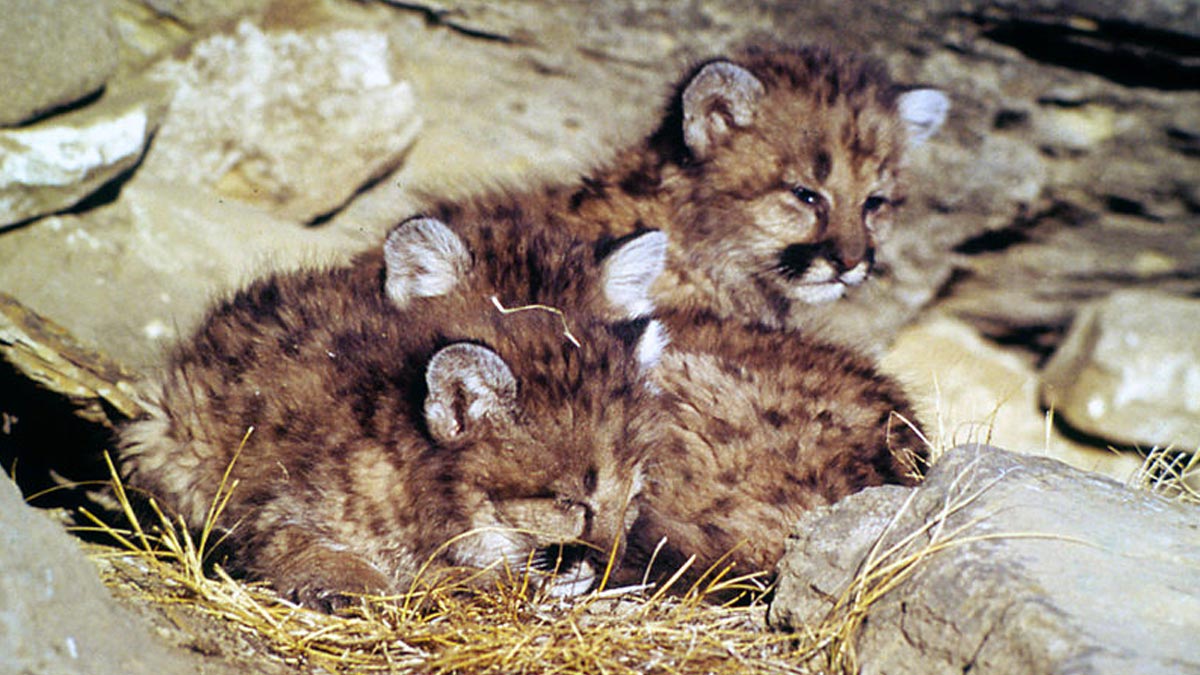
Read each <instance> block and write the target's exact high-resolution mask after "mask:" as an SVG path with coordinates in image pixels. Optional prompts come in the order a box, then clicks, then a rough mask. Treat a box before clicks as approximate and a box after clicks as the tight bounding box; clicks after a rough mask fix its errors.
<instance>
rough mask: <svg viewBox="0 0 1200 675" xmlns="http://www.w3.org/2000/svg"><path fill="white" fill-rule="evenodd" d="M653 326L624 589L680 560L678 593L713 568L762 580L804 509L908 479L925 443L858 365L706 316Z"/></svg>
mask: <svg viewBox="0 0 1200 675" xmlns="http://www.w3.org/2000/svg"><path fill="white" fill-rule="evenodd" d="M662 319H663V321H664V322H665V323H666V324H667V326H668V330H669V332H670V333H671V335H672V345H671V348H670V349H669V350H668V352H667V353H666V354H665V355H664V357H663V360H662V362H661V363H660V364H659V366H658V367H657V368H656V370H655V373H656V377H655V380H654V382H655V385H656V387H657V389H658V390H660V392H661V396H662V398H663V405H664V418H663V419H664V437H663V441H662V443H661V444H660V445H658V446H656V447H655V448H654V450H653V452H652V454H651V455H650V458H649V459H648V460H647V463H646V467H645V472H646V488H645V489H644V490H643V491H642V492H641V493H640V495H639V496H638V498H637V500H636V503H637V506H638V513H639V517H638V520H637V522H636V523H635V524H634V526H633V528H632V529H631V531H630V535H629V540H630V544H629V548H628V555H627V558H626V560H625V561H624V564H623V565H622V568H621V570H622V571H621V574H622V580H623V581H626V582H637V581H640V580H641V579H642V578H643V577H648V578H650V579H654V580H656V581H660V582H661V581H663V580H664V579H666V578H668V577H669V576H671V575H672V574H674V573H675V572H676V571H677V570H679V569H681V568H682V567H683V565H684V563H685V562H686V561H687V560H688V559H689V558H690V557H692V556H694V557H695V560H694V562H693V563H692V565H691V567H690V568H688V570H687V572H686V573H685V574H683V575H682V577H681V578H680V581H679V582H677V585H676V586H675V590H677V591H686V590H687V589H688V588H690V587H691V584H693V583H694V582H695V581H697V580H698V579H700V578H701V577H703V576H704V575H705V574H710V575H715V574H716V573H717V572H719V571H721V570H723V569H725V567H726V566H732V574H731V575H730V576H737V575H742V574H752V573H756V574H766V575H768V576H769V575H770V573H772V572H773V570H774V567H775V563H776V562H778V560H779V558H780V557H781V556H782V554H783V544H784V540H785V539H786V537H787V535H788V534H790V533H791V531H792V527H793V524H794V523H795V521H796V518H797V517H798V516H799V515H800V514H801V513H803V512H804V511H807V510H809V509H811V508H813V507H815V506H819V505H825V504H831V503H833V502H835V501H837V500H838V499H841V498H842V497H845V496H846V495H849V494H852V493H854V492H857V491H859V490H862V489H863V488H866V487H870V486H875V485H884V484H899V485H911V484H913V482H914V481H915V476H916V471H917V469H918V467H919V465H920V463H921V462H922V461H923V458H924V456H925V446H924V443H923V441H922V439H921V436H920V435H919V434H918V432H917V429H919V427H917V426H915V425H916V424H917V419H916V417H915V415H914V411H913V409H912V406H911V404H910V403H909V401H908V399H907V397H906V396H905V395H904V392H903V391H902V390H901V388H900V387H899V386H898V385H897V384H896V383H895V382H894V381H893V380H891V379H890V378H887V377H885V376H883V375H882V374H880V373H879V372H878V370H877V369H876V368H875V366H874V364H873V363H872V362H871V361H870V360H869V359H867V358H866V357H864V356H862V355H860V354H858V353H856V352H854V351H852V350H850V349H847V348H846V347H843V346H840V345H834V344H826V343H823V342H819V341H816V340H813V339H811V338H809V337H807V336H804V335H801V334H794V333H792V334H789V333H782V332H778V331H771V330H767V329H764V328H762V327H754V326H745V325H738V324H731V323H730V322H728V321H723V320H719V319H716V318H715V317H714V316H712V315H711V314H704V313H701V314H697V313H667V314H666V315H665V316H663V317H662ZM910 425H913V426H910ZM710 578H712V576H710ZM763 580H764V581H765V580H766V577H764V578H763Z"/></svg>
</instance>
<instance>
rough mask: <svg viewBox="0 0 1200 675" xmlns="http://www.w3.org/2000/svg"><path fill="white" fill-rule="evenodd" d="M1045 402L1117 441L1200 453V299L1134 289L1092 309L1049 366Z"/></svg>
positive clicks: (1079, 425) (1083, 426) (1077, 321)
mask: <svg viewBox="0 0 1200 675" xmlns="http://www.w3.org/2000/svg"><path fill="white" fill-rule="evenodd" d="M1041 396H1042V401H1043V403H1044V404H1045V405H1047V406H1049V407H1053V408H1054V409H1056V410H1058V411H1059V412H1060V414H1061V415H1062V417H1063V419H1065V420H1066V421H1067V422H1069V423H1070V424H1071V426H1073V427H1075V428H1076V429H1078V430H1080V431H1083V432H1085V433H1087V434H1090V435H1093V436H1099V437H1101V438H1105V439H1109V440H1110V441H1112V442H1114V443H1119V444H1123V445H1139V446H1143V447H1150V446H1157V447H1160V448H1162V447H1168V446H1172V447H1175V448H1176V449H1180V450H1187V451H1194V450H1196V449H1197V448H1200V301H1197V300H1193V299H1189V298H1182V297H1177V296H1172V295H1168V294H1165V293H1157V292H1153V291H1133V290H1129V291H1119V292H1116V293H1113V294H1112V295H1111V296H1109V297H1108V298H1106V299H1104V300H1101V301H1097V302H1096V303H1094V304H1092V305H1090V306H1088V307H1087V308H1085V309H1084V310H1083V311H1082V312H1080V314H1079V316H1078V317H1076V319H1075V322H1074V324H1072V326H1071V330H1070V332H1069V333H1068V334H1067V338H1066V340H1065V341H1064V342H1063V344H1062V345H1060V346H1059V348H1058V350H1057V351H1056V352H1055V353H1054V356H1053V358H1051V360H1050V362H1049V363H1047V364H1046V368H1045V370H1044V372H1043V373H1042V388H1041Z"/></svg>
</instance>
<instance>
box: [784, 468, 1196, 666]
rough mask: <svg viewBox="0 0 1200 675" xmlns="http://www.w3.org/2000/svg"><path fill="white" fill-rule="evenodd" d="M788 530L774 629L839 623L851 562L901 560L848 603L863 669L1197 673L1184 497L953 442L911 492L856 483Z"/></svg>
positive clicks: (881, 564) (1192, 551)
mask: <svg viewBox="0 0 1200 675" xmlns="http://www.w3.org/2000/svg"><path fill="white" fill-rule="evenodd" d="M796 531H797V534H795V535H794V536H793V537H791V538H790V539H789V542H788V547H787V553H786V554H785V556H784V558H783V560H782V561H781V562H780V565H779V581H778V587H777V588H778V590H777V592H776V596H775V599H774V601H773V602H772V604H771V607H770V609H769V612H768V621H769V622H770V624H771V625H772V626H774V627H776V628H780V629H787V630H804V629H806V628H811V627H813V626H816V625H817V624H818V623H819V622H821V621H822V620H823V619H825V618H826V617H827V616H832V617H834V620H835V621H837V620H838V619H840V617H842V616H843V614H842V612H843V609H844V608H835V606H834V605H835V600H836V599H837V598H840V597H843V596H844V594H847V589H849V588H850V584H851V580H852V579H853V578H855V576H856V574H858V573H859V570H860V569H861V570H865V571H867V572H871V571H876V572H877V571H880V570H882V569H884V568H885V567H886V566H887V565H890V564H892V563H899V564H898V565H897V566H896V567H895V568H892V570H891V571H893V572H896V573H897V574H898V576H896V577H892V578H891V579H890V581H891V582H894V585H893V586H892V587H891V588H890V590H887V591H886V592H885V593H884V594H882V595H880V596H878V597H874V598H873V599H872V600H871V601H870V603H869V604H867V605H866V606H859V607H858V609H859V610H861V612H862V613H860V614H858V615H857V619H858V620H859V623H858V624H857V625H858V632H857V634H856V636H855V637H854V638H852V639H853V645H852V646H853V647H854V649H855V650H856V654H857V664H858V665H859V666H860V668H861V670H859V671H858V672H862V673H864V674H866V675H870V674H874V673H889V674H890V675H904V674H906V673H912V674H920V675H939V674H945V675H950V674H955V675H960V674H961V673H966V672H970V673H972V674H973V675H1000V674H1008V673H1012V674H1014V675H1016V674H1021V675H1024V674H1026V673H1067V672H1070V673H1079V674H1097V675H1098V674H1101V673H1111V674H1113V675H1123V674H1124V673H1132V672H1137V673H1162V674H1167V673H1179V674H1180V675H1182V674H1184V673H1195V672H1200V653H1198V652H1197V651H1196V648H1195V635H1196V632H1197V631H1198V630H1200V591H1198V590H1197V587H1196V584H1195V577H1196V574H1197V571H1198V570H1200V566H1198V565H1197V561H1198V560H1200V508H1197V507H1196V506H1195V505H1191V504H1183V503H1179V502H1171V501H1167V500H1164V499H1163V498H1161V497H1158V496H1156V495H1153V494H1150V493H1148V492H1143V491H1138V490H1134V489H1130V488H1127V487H1125V486H1123V485H1120V484H1118V483H1115V482H1113V481H1111V480H1109V479H1107V478H1104V477H1101V476H1097V475H1095V474H1091V473H1087V472H1082V471H1079V470H1076V469H1072V468H1070V467H1068V466H1066V465H1064V464H1061V463H1059V462H1057V461H1054V460H1050V459H1045V458H1038V457H1027V456H1021V455H1016V454H1012V453H1009V452H1005V451H1002V450H999V449H996V448H991V447H987V446H963V447H960V448H956V449H955V450H954V451H953V452H951V453H949V454H947V455H946V457H945V458H944V459H943V460H942V461H941V462H940V463H938V464H937V465H936V466H935V467H934V468H933V470H932V471H931V472H930V474H929V476H928V478H927V479H926V481H925V483H924V484H922V485H921V486H919V487H917V488H912V489H911V492H910V490H909V489H904V488H895V487H892V488H884V489H874V490H868V491H865V492H863V493H860V494H856V495H852V496H851V497H849V498H847V499H845V500H843V501H841V502H839V503H837V504H835V505H833V506H830V507H824V508H821V509H816V510H814V511H812V512H811V513H809V514H807V515H806V517H805V518H804V519H803V520H802V521H801V522H800V523H798V525H797V530H796ZM931 546H935V547H938V548H936V549H935V548H930V547H931ZM893 547H895V548H894V549H893ZM910 556H911V557H910ZM900 561H904V562H900ZM880 580H881V578H876V579H875V581H876V582H879V581H880ZM868 586H869V584H868ZM862 590H869V589H866V588H864V589H862ZM852 596H853V594H852V593H851V594H850V595H848V596H846V597H852ZM858 597H860V598H861V597H867V596H865V595H864V596H858Z"/></svg>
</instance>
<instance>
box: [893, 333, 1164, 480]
mask: <svg viewBox="0 0 1200 675" xmlns="http://www.w3.org/2000/svg"><path fill="white" fill-rule="evenodd" d="M883 366H884V368H885V369H886V370H887V371H888V372H890V373H892V374H894V375H895V376H897V377H899V378H900V381H901V382H903V383H904V385H905V386H906V387H907V388H908V389H909V391H910V393H911V394H912V395H913V396H914V398H915V400H916V401H917V402H918V404H919V405H920V409H921V413H922V419H923V421H924V423H925V428H926V430H927V431H928V432H929V433H930V434H932V435H933V437H932V438H931V439H930V440H931V441H932V442H933V443H934V444H935V445H936V446H938V447H951V446H954V445H958V444H961V443H991V444H993V445H997V446H1000V447H1004V448H1008V449H1010V450H1014V451H1017V452H1023V453H1028V454H1034V455H1044V456H1047V457H1053V458H1055V459H1058V460H1060V461H1063V462H1067V463H1068V464H1071V465H1072V466H1075V467H1078V468H1080V469H1086V470H1088V471H1098V472H1100V473H1103V474H1106V475H1108V476H1111V477H1113V478H1115V479H1117V480H1122V481H1123V480H1128V479H1129V477H1130V476H1132V475H1133V474H1134V473H1135V472H1136V471H1137V470H1138V468H1139V467H1140V466H1141V462H1142V459H1141V457H1140V456H1138V455H1137V454H1135V453H1117V452H1112V451H1108V450H1105V449H1102V448H1099V447H1095V446H1089V445H1084V444H1081V443H1078V442H1075V441H1073V440H1071V439H1069V438H1067V437H1066V436H1064V435H1063V434H1062V433H1061V432H1060V431H1059V429H1058V428H1057V425H1055V424H1052V420H1051V419H1048V418H1047V415H1046V413H1045V412H1044V411H1043V410H1042V408H1041V407H1040V406H1039V405H1038V373H1037V371H1036V370H1035V369H1034V363H1033V360H1032V359H1031V358H1022V357H1021V356H1020V352H1017V351H1014V350H1005V349H1003V348H1001V347H998V346H996V345H995V344H994V343H991V342H989V341H987V340H985V339H983V338H982V337H980V336H979V334H978V333H976V332H975V330H974V329H973V328H972V327H971V326H970V325H968V324H966V323H965V322H963V321H960V320H957V319H953V318H950V317H945V316H935V317H931V318H928V319H925V320H924V321H922V322H920V323H918V324H915V325H913V326H910V327H908V328H905V329H904V330H903V331H901V332H900V335H899V336H898V338H897V339H896V342H895V344H894V345H893V346H892V348H891V349H890V350H889V351H888V352H887V354H886V355H885V356H884V359H883Z"/></svg>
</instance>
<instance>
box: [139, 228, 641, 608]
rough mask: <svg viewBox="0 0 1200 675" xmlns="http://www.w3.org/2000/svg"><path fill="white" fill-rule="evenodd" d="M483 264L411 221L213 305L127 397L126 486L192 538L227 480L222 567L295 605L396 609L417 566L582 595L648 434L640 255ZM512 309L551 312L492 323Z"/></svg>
mask: <svg viewBox="0 0 1200 675" xmlns="http://www.w3.org/2000/svg"><path fill="white" fill-rule="evenodd" d="M494 245H500V243H499V242H492V243H488V242H487V238H486V237H483V238H479V239H474V240H471V242H468V241H467V240H464V239H462V238H459V237H458V235H456V234H455V233H454V232H452V231H451V230H450V229H449V228H447V227H446V226H445V225H443V224H441V223H439V222H437V221H433V220H431V219H416V220H414V221H410V222H407V223H405V224H403V225H401V226H399V227H398V228H397V229H396V230H395V231H394V232H393V233H392V234H391V235H390V236H389V237H388V239H387V242H386V244H385V245H384V246H383V247H381V249H380V250H378V251H372V252H370V253H367V254H364V255H363V256H362V257H360V259H359V260H358V261H356V263H355V264H353V265H350V266H347V267H339V268H333V269H312V270H305V271H300V272H294V273H287V274H274V275H270V276H267V277H264V278H262V279H260V280H258V281H256V282H254V283H252V284H251V285H249V286H248V287H247V288H245V289H243V290H241V291H238V292H237V293H235V294H233V295H232V296H231V297H229V298H228V299H226V300H224V301H223V302H220V303H218V304H217V305H216V306H215V307H214V308H213V309H212V310H211V311H210V312H209V314H208V316H207V318H206V319H205V320H204V322H203V323H202V325H201V327H200V328H199V329H198V330H197V332H196V333H195V334H194V335H193V336H192V337H191V338H190V339H188V340H186V341H184V342H182V343H181V344H180V345H179V346H178V347H177V348H176V349H175V351H174V353H173V354H172V355H171V358H170V362H169V366H168V368H167V369H166V370H165V372H164V373H163V374H162V375H161V376H158V377H154V378H151V379H149V380H148V381H147V382H146V383H145V387H146V390H147V397H148V399H149V401H150V403H149V406H150V409H151V410H152V412H151V413H150V414H148V415H147V416H146V417H145V418H144V419H141V420H139V421H136V422H134V423H132V424H130V425H129V426H128V427H127V428H125V429H124V431H123V433H122V446H123V459H124V464H123V466H124V471H125V474H126V477H127V480H128V481H129V482H130V483H131V484H133V485H134V486H136V487H138V488H141V489H143V490H146V491H147V492H148V493H150V494H151V495H153V496H154V497H156V498H157V499H158V500H159V503H160V504H162V505H164V506H165V507H166V508H167V509H169V510H171V511H174V512H178V513H179V514H181V515H182V516H183V517H184V519H185V521H186V522H187V523H188V525H189V526H191V527H194V528H200V527H202V526H203V525H204V520H205V515H206V513H207V510H208V508H209V505H210V504H211V503H212V501H213V498H214V495H215V494H216V491H217V489H218V487H219V486H220V485H221V482H222V476H223V475H224V473H225V471H226V470H227V469H229V470H230V473H229V477H230V480H231V481H234V482H235V486H234V488H233V492H232V497H231V499H230V501H229V502H228V504H227V506H226V508H225V511H224V513H223V514H222V516H221V520H220V521H219V523H218V528H219V530H220V531H221V532H225V533H227V534H228V539H227V541H228V542H229V544H230V547H231V551H232V553H231V558H230V560H229V563H230V564H231V565H232V566H233V567H235V568H238V569H241V570H243V571H245V572H246V573H248V574H249V575H251V576H254V577H258V578H264V579H268V580H270V581H271V582H273V583H274V584H275V586H276V587H278V588H279V589H280V590H281V591H283V592H284V593H287V594H288V595H290V596H292V597H293V598H295V599H296V600H298V601H300V602H302V603H304V604H307V605H311V606H316V607H321V608H325V609H330V608H332V607H335V606H337V605H339V604H341V603H343V602H344V601H345V598H346V596H345V594H346V593H352V592H361V591H373V592H403V591H406V590H407V589H408V588H410V587H411V586H412V584H413V583H414V582H417V581H418V575H419V573H421V572H422V570H424V572H425V573H427V574H430V575H435V576H436V575H437V574H441V573H445V572H448V571H450V570H453V569H457V568H466V569H468V570H473V572H472V574H476V575H477V574H478V573H479V570H480V569H487V570H491V572H490V574H489V575H484V576H483V577H482V579H484V580H485V582H486V580H491V579H494V578H495V574H497V573H498V572H497V570H503V569H505V568H508V569H510V570H512V571H513V572H515V573H518V574H520V573H522V571H524V570H526V569H528V570H529V571H530V572H531V573H532V574H533V576H534V577H535V581H536V580H544V582H545V583H544V587H545V589H546V591H547V592H548V593H551V594H556V595H564V594H574V593H579V592H582V591H584V590H587V589H588V588H590V587H591V586H593V585H594V583H595V582H596V577H597V574H598V572H599V571H600V570H603V568H604V565H605V563H606V561H607V558H608V556H609V555H610V554H612V555H620V553H621V551H622V549H623V546H624V535H625V531H626V529H627V527H628V525H629V524H630V522H631V521H632V519H633V518H634V517H635V515H636V514H635V513H634V512H632V511H630V510H629V508H628V506H629V503H630V500H631V499H632V497H633V495H634V494H635V493H636V491H637V490H638V489H639V488H640V470H641V469H640V466H641V462H642V460H643V457H644V456H645V454H646V452H647V450H648V448H649V447H650V446H651V445H653V439H654V438H655V434H656V433H657V429H658V428H659V427H658V426H657V425H656V424H653V423H652V422H653V421H654V418H655V416H656V410H657V408H656V407H655V399H654V398H653V397H652V396H651V395H649V394H648V393H647V387H646V382H645V377H646V369H647V367H649V366H651V365H653V364H654V363H655V362H656V360H657V353H658V351H660V349H661V345H662V341H661V332H660V331H657V330H656V329H654V325H655V324H654V322H652V321H650V320H649V319H648V318H646V317H644V316H643V313H644V311H645V310H646V309H647V306H646V304H645V295H646V293H647V292H648V287H649V284H650V283H651V282H653V280H654V278H655V274H656V273H657V270H658V269H661V257H662V250H663V242H662V238H661V235H657V234H653V233H652V234H648V235H645V236H643V237H639V238H637V239H634V240H631V241H629V242H627V243H626V245H625V246H622V247H620V248H618V249H617V250H615V251H613V252H612V253H611V254H610V255H607V256H604V257H602V258H600V259H599V260H598V259H597V257H596V255H595V252H594V250H593V248H592V247H591V246H583V245H578V246H572V245H569V242H565V243H564V241H562V240H558V241H557V243H554V244H553V245H552V244H551V243H550V242H549V241H548V240H539V239H538V238H537V237H536V236H535V237H531V238H527V239H525V240H523V241H522V242H521V243H520V244H519V245H518V244H517V243H516V242H515V241H506V242H504V243H503V245H502V248H503V254H504V255H505V256H517V260H519V263H518V264H506V263H501V262H498V260H504V261H508V260H509V258H508V257H504V258H500V259H498V258H496V257H494V256H493V254H496V253H499V251H496V250H495V249H494V248H493V246H494ZM514 247H515V248H514ZM543 248H545V249H546V250H547V251H553V254H552V255H551V254H548V253H545V252H544V251H543ZM639 289H640V290H639ZM531 303H543V304H545V305H548V306H549V305H553V306H555V307H556V308H557V309H560V310H561V311H562V315H561V316H560V315H559V314H556V313H554V312H551V311H548V310H544V309H533V310H523V311H514V312H508V313H505V312H503V311H501V309H500V308H501V307H503V308H506V309H511V308H518V307H520V306H523V305H529V304H531ZM589 307H590V308H593V309H595V310H596V312H602V311H607V312H609V313H610V314H611V315H612V317H611V318H612V319H613V320H614V321H616V323H614V322H613V321H609V320H598V319H596V318H594V316H595V314H594V313H592V312H589V310H588V308H589ZM648 327H649V329H647V328H648ZM568 332H569V336H568V334H567V333H568ZM243 438H245V443H244V445H242V440H243ZM468 533H469V534H468Z"/></svg>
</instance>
